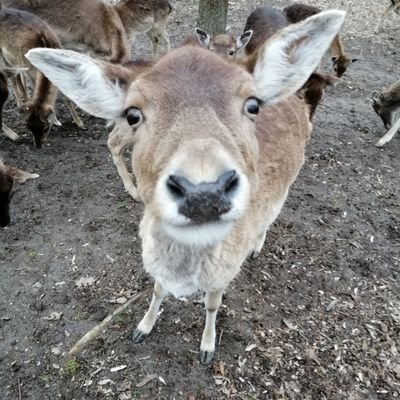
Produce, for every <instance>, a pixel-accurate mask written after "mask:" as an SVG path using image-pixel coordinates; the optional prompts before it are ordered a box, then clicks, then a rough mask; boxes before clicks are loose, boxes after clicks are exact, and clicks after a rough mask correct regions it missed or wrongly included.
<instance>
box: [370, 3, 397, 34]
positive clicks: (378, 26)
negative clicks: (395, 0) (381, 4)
mask: <svg viewBox="0 0 400 400" xmlns="http://www.w3.org/2000/svg"><path fill="white" fill-rule="evenodd" d="M392 10H393V5H390V6H388V7H387V8H386V9H385V11H384V12H383V14H382V16H381V17H380V18H379V21H378V23H377V24H376V27H375V30H374V33H375V34H376V33H379V32H380V31H381V30H382V28H383V22H384V20H385V18H386V17H387V16H388V14H389V13H390V12H391V11H392Z"/></svg>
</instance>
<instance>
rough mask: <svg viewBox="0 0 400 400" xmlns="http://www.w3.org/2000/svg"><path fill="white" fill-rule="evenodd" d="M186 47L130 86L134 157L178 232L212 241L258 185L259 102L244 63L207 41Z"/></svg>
mask: <svg viewBox="0 0 400 400" xmlns="http://www.w3.org/2000/svg"><path fill="white" fill-rule="evenodd" d="M183 52H185V53H187V49H185V50H183V49H182V50H181V51H179V52H178V53H177V54H175V56H173V57H165V58H164V59H163V60H162V61H161V62H160V63H158V64H157V65H156V66H155V68H154V69H153V70H152V71H151V73H149V74H146V75H144V76H143V77H141V78H139V79H138V80H137V81H136V82H135V83H134V84H133V85H132V86H131V88H130V90H129V93H128V98H127V101H126V105H125V107H126V111H125V115H126V118H127V123H128V124H129V122H131V123H133V124H132V125H131V127H133V128H134V129H135V146H134V152H133V164H134V168H135V175H136V180H137V184H138V190H139V193H140V195H141V198H142V199H143V201H144V203H145V204H146V206H148V207H149V209H151V210H152V213H153V214H154V215H156V216H157V218H159V219H160V221H161V222H162V225H163V226H164V228H165V230H166V231H167V232H168V233H169V234H170V235H172V236H173V237H174V238H175V239H177V240H180V241H190V240H191V238H192V237H193V236H196V235H197V236H198V237H200V236H202V237H203V236H204V240H206V239H207V241H210V240H212V239H213V238H215V237H218V236H219V235H220V234H221V233H222V232H225V231H227V230H229V228H230V227H231V225H232V223H234V221H235V220H236V219H237V218H240V216H241V215H242V214H243V212H244V211H245V209H246V207H247V203H248V200H249V198H250V191H251V190H257V181H258V179H257V173H256V164H257V160H258V147H257V141H256V138H255V118H256V115H257V112H258V110H259V108H260V105H259V100H258V98H257V91H256V88H255V84H254V80H253V78H252V77H251V76H250V75H249V74H248V73H247V72H245V71H244V70H243V69H242V68H240V67H238V66H236V65H234V64H229V63H226V62H225V61H224V60H222V59H221V58H220V57H217V56H215V55H213V54H210V53H209V52H207V51H202V50H200V49H191V50H189V52H190V53H191V54H190V56H189V57H185V59H186V61H183ZM186 55H187V54H186ZM203 232H207V234H204V235H202V233H203Z"/></svg>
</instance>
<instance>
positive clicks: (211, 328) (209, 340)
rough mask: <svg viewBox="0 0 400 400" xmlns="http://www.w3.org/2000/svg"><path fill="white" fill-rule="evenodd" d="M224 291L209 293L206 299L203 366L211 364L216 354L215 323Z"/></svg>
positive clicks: (202, 342) (202, 350) (201, 349)
mask: <svg viewBox="0 0 400 400" xmlns="http://www.w3.org/2000/svg"><path fill="white" fill-rule="evenodd" d="M223 292H224V291H223V290H219V291H217V292H207V293H206V296H205V298H204V305H205V307H206V313H207V314H206V326H205V327H204V331H203V336H202V338H201V344H200V362H201V364H209V363H210V362H211V361H212V359H213V357H214V352H215V338H216V331H215V321H216V319H217V311H218V308H219V306H220V305H221V301H222V294H223Z"/></svg>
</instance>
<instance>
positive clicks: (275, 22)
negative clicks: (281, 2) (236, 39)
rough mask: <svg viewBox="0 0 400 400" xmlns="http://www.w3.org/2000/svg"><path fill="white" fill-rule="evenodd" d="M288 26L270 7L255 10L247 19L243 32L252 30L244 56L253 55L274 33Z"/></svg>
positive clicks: (282, 17)
mask: <svg viewBox="0 0 400 400" xmlns="http://www.w3.org/2000/svg"><path fill="white" fill-rule="evenodd" d="M287 25H289V22H288V20H287V18H286V16H285V15H284V14H283V13H282V12H281V11H280V10H277V9H275V8H273V7H271V6H264V7H259V8H256V9H255V10H254V11H253V12H252V13H251V14H250V15H249V17H248V18H247V21H246V26H245V28H244V31H248V30H250V29H251V30H252V31H253V36H252V37H251V39H250V41H249V43H248V44H247V46H246V54H252V53H254V52H255V51H256V50H257V49H258V48H259V47H260V46H262V45H263V44H264V43H265V41H267V40H268V39H269V38H270V37H271V36H272V35H274V34H275V33H276V32H278V31H279V30H281V29H282V28H284V27H285V26H287Z"/></svg>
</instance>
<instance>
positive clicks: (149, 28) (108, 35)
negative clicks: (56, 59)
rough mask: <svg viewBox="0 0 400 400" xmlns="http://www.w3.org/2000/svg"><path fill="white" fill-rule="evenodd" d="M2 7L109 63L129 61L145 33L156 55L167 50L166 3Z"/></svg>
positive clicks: (29, 0)
mask: <svg viewBox="0 0 400 400" xmlns="http://www.w3.org/2000/svg"><path fill="white" fill-rule="evenodd" d="M0 1H1V3H2V4H3V6H5V7H12V8H18V9H23V10H25V11H29V12H31V13H33V14H35V15H37V16H38V17H40V18H42V19H43V20H45V21H46V22H47V23H48V24H49V25H50V26H51V28H52V29H53V30H54V31H55V32H56V34H57V35H58V37H59V38H60V40H61V42H62V43H63V45H64V47H67V48H71V49H75V50H79V51H87V50H90V51H92V52H93V53H94V54H95V55H96V56H105V57H107V59H108V60H109V61H110V62H113V63H122V62H125V61H129V60H130V59H131V49H130V47H131V45H132V44H133V42H134V39H135V36H136V34H137V33H146V34H147V35H148V36H149V38H150V39H151V41H152V44H153V56H154V57H155V56H157V54H158V47H159V43H160V42H161V41H163V42H164V43H165V45H166V48H167V51H169V49H170V42H169V37H168V34H167V32H166V25H167V22H168V17H169V15H170V13H171V11H172V7H171V5H170V3H169V2H168V0H120V1H119V2H118V3H116V4H115V5H111V4H108V3H106V2H105V1H103V0H51V1H49V0H0Z"/></svg>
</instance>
